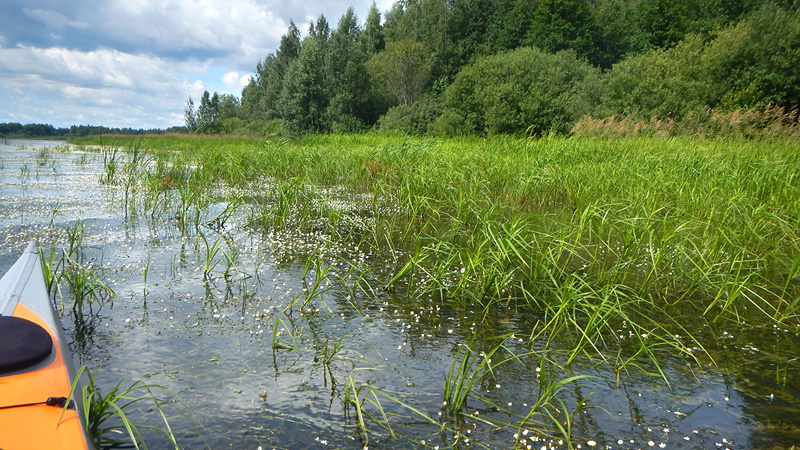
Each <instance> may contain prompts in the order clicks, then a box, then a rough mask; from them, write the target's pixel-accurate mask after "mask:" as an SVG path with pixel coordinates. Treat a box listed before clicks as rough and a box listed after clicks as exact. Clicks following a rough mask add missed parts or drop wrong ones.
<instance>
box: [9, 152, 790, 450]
mask: <svg viewBox="0 0 800 450" xmlns="http://www.w3.org/2000/svg"><path fill="white" fill-rule="evenodd" d="M50 147H52V148H55V150H52V149H51V150H44V151H43V150H42V149H43V148H50ZM104 170H105V169H104V165H103V158H102V156H101V154H100V153H98V152H83V151H79V150H77V149H74V148H73V149H70V148H66V147H64V146H63V143H56V142H42V141H12V140H9V141H6V142H2V143H0V237H1V238H2V246H1V247H0V272H2V271H4V270H5V268H7V267H9V266H10V265H11V263H12V262H13V261H14V260H15V259H16V258H17V257H18V255H19V253H20V252H21V251H22V249H23V248H24V246H25V244H26V243H27V242H28V241H30V240H37V241H39V243H40V245H42V247H45V248H49V247H50V245H51V244H53V243H55V246H56V248H59V247H63V246H65V245H67V243H66V242H65V240H64V232H63V231H64V230H67V229H74V227H76V224H79V225H80V226H82V227H83V241H82V244H83V246H82V248H83V251H84V255H85V257H86V258H87V260H89V261H91V262H92V264H93V266H94V267H96V268H97V270H98V273H100V274H101V276H102V278H103V280H105V281H106V282H107V283H108V284H109V285H110V286H111V287H112V288H113V289H114V290H115V291H116V294H117V295H116V297H115V298H114V299H113V302H111V303H108V304H105V305H103V306H102V308H99V309H97V308H95V309H96V311H95V312H96V315H94V316H92V317H89V318H88V319H86V320H84V321H83V322H82V323H76V321H75V320H74V319H73V316H72V315H71V314H69V312H67V313H65V314H64V317H63V322H64V326H65V328H67V330H66V331H67V334H68V336H70V337H71V338H72V339H73V342H72V348H73V350H74V351H75V352H76V356H75V359H76V363H77V364H79V365H80V364H82V365H86V366H88V367H89V368H90V369H92V370H95V369H97V368H100V367H101V370H100V375H99V376H98V380H99V383H100V386H101V389H102V388H104V387H105V388H107V389H110V388H112V387H113V386H114V385H115V384H116V383H117V382H118V381H119V380H120V379H122V378H124V380H126V381H124V382H123V384H125V383H128V384H129V383H132V382H133V381H136V380H143V381H144V382H146V383H150V384H156V385H161V386H165V387H167V388H169V389H170V390H171V391H173V392H175V393H176V394H177V395H178V396H179V397H180V399H181V400H182V402H183V403H184V404H185V405H186V406H187V407H188V408H189V409H190V410H191V412H192V417H191V420H188V421H187V420H183V418H182V417H181V416H180V414H177V413H175V414H173V415H172V416H171V417H172V420H171V422H170V425H171V426H172V428H173V430H174V431H175V434H176V437H177V438H178V441H179V442H180V443H181V444H182V446H183V447H184V448H202V447H203V446H204V445H207V446H208V447H210V448H215V449H216V448H233V449H253V450H255V449H258V448H263V449H268V448H286V449H306V448H320V449H322V448H363V447H365V446H367V445H368V446H369V448H450V447H456V448H471V447H488V448H496V449H505V448H511V447H513V446H514V445H515V442H517V444H516V445H518V446H519V447H520V448H537V449H539V448H542V447H543V446H545V447H551V448H567V446H568V445H567V443H566V442H563V440H561V441H559V439H558V438H552V439H551V438H545V437H544V436H542V435H541V433H539V432H538V431H537V430H525V429H522V430H515V429H514V428H513V427H495V426H490V425H487V424H485V423H483V422H482V418H483V417H487V418H491V420H492V421H501V422H502V421H507V422H513V420H514V419H513V418H512V417H511V415H510V413H509V412H511V413H516V414H521V415H522V416H524V415H525V414H526V412H527V409H529V408H530V405H532V404H533V403H535V401H536V397H537V392H538V390H537V386H538V374H537V372H536V371H535V370H532V369H531V368H532V367H536V361H535V359H534V358H531V360H525V358H524V357H523V358H522V360H521V361H519V362H512V363H510V364H507V365H504V366H503V367H502V369H498V370H497V371H496V372H494V377H491V376H489V377H486V378H485V379H484V380H482V382H481V383H480V386H477V387H476V389H478V390H480V391H481V393H482V394H483V395H485V396H486V397H487V398H488V399H491V400H492V401H493V402H494V403H495V404H500V405H505V406H504V409H505V411H497V410H496V409H494V408H488V407H486V405H485V404H483V403H481V402H479V401H476V400H473V401H470V402H468V407H467V409H466V411H467V412H470V413H471V415H468V416H462V417H460V418H458V419H453V420H452V421H448V420H447V419H441V416H440V415H439V411H440V407H441V403H442V400H443V397H442V387H443V383H444V379H445V377H446V376H447V373H448V370H449V369H450V367H451V364H452V361H453V359H454V358H455V357H456V356H457V355H458V352H459V348H460V347H459V345H460V344H465V343H467V342H469V341H470V339H471V338H472V337H473V336H474V335H475V333H477V332H480V333H483V334H491V335H501V334H509V335H511V334H514V335H515V337H512V338H509V339H508V340H507V342H506V345H507V347H508V348H509V349H510V350H513V351H515V353H518V354H523V353H524V352H525V348H526V345H527V340H526V339H522V338H525V337H527V336H529V335H530V329H531V326H532V325H531V321H532V318H530V317H526V316H524V315H518V314H510V313H503V312H497V313H495V312H492V313H491V315H490V317H488V318H487V317H484V311H451V310H448V309H447V308H446V306H442V305H436V304H433V303H425V302H415V301H413V302H412V301H409V300H408V299H406V298H402V297H399V296H397V297H395V296H394V295H392V294H391V293H389V292H382V293H381V294H380V295H377V296H375V297H369V296H364V295H359V293H358V292H357V291H355V290H351V289H349V288H348V287H347V286H346V285H345V283H336V282H333V281H332V280H334V279H336V276H339V277H341V276H343V274H344V273H345V272H346V271H347V270H348V268H349V267H350V266H351V264H350V263H348V262H346V261H344V260H338V261H337V260H327V261H326V267H327V268H328V269H327V270H329V271H330V272H331V274H333V275H335V276H333V275H332V276H330V277H328V278H326V279H325V280H324V281H323V282H322V283H321V285H320V286H319V289H320V290H321V295H320V296H318V297H316V298H315V299H314V300H313V301H312V302H311V306H312V308H311V310H310V312H306V313H304V314H299V313H298V312H297V311H296V310H294V309H293V310H292V311H291V312H290V313H284V309H285V308H286V307H287V305H288V304H289V303H290V301H291V300H292V299H293V298H298V296H300V297H299V298H301V299H302V298H304V297H302V294H303V292H304V289H310V286H309V283H311V282H312V280H311V279H306V280H305V281H304V280H303V278H304V277H303V274H304V270H308V273H313V272H314V269H313V267H314V265H313V261H314V258H316V256H315V255H310V254H309V252H310V250H309V249H313V248H315V247H316V246H317V245H318V242H319V241H320V240H322V239H324V237H323V236H322V235H321V234H317V233H315V232H313V231H310V232H301V231H299V230H291V229H284V230H262V229H259V230H255V229H252V228H251V227H247V226H245V224H246V222H247V220H246V219H247V218H246V217H245V216H244V215H238V216H237V215H233V216H232V217H231V218H230V219H229V220H228V221H227V222H226V223H225V226H224V227H223V228H219V227H215V226H211V225H209V226H205V227H202V228H200V229H190V230H186V229H181V227H179V226H177V225H176V224H175V223H174V222H171V221H168V220H167V221H165V220H164V218H163V217H158V218H154V217H148V216H147V215H134V214H132V213H131V211H129V210H127V209H126V208H125V207H124V192H123V189H122V187H121V186H120V185H107V184H102V183H101V182H100V179H101V177H102V175H103V173H104ZM354 198H356V199H357V197H354ZM347 201H349V202H352V201H353V199H352V198H349V199H348V200H347ZM356 201H357V200H356ZM225 206H226V204H225V203H224V202H222V201H220V202H218V203H215V202H213V201H212V202H211V203H210V206H209V209H208V211H202V212H201V214H203V215H205V216H207V218H213V217H215V215H216V214H219V211H221V210H224V209H225ZM201 235H202V237H205V241H204V240H203V239H202V238H201ZM212 242H213V243H219V246H220V249H221V250H220V251H219V252H218V253H215V254H214V257H213V258H211V260H212V264H214V265H213V268H212V269H211V270H210V272H209V274H210V275H209V276H204V272H205V269H206V268H207V267H206V265H207V264H208V260H209V258H208V253H209V251H210V249H209V247H208V246H209V245H210V244H211V243H212ZM336 245H337V246H338V248H337V249H336V252H337V253H338V254H340V255H342V254H343V255H347V256H348V258H347V259H348V260H349V261H351V262H352V261H356V262H358V264H359V265H361V266H365V267H372V268H373V269H374V271H375V272H379V271H380V268H381V265H382V264H383V263H382V261H380V259H379V258H377V257H375V256H374V255H369V254H363V253H362V251H361V250H360V249H359V248H357V247H356V246H355V245H353V246H352V247H348V243H342V242H337V243H336ZM214 261H216V263H214ZM308 267H311V269H307V268H308ZM226 273H227V276H226ZM309 278H313V275H312V276H310V277H309ZM306 292H307V291H306ZM62 294H63V295H64V300H63V301H64V304H65V305H67V310H68V308H69V302H70V300H69V296H68V293H67V292H65V290H62ZM58 301H60V300H58ZM97 306H99V305H97ZM698 326H702V327H704V329H703V330H701V331H699V332H698V333H699V334H700V335H701V336H703V337H704V339H705V342H704V344H703V345H704V346H705V347H706V349H707V350H708V351H709V354H710V355H711V356H712V357H713V358H714V360H715V362H716V364H714V365H712V364H706V365H699V364H697V363H690V362H689V361H688V360H686V359H685V358H683V357H680V356H674V357H666V358H665V359H664V361H663V363H662V364H663V369H664V371H665V374H666V377H667V379H668V380H669V385H667V383H665V382H664V380H663V379H662V378H661V377H658V376H648V375H645V374H643V373H642V372H641V371H636V372H633V371H632V372H630V373H628V374H625V373H622V374H621V375H620V377H619V379H618V380H617V379H616V378H615V377H614V374H613V373H611V374H609V371H608V370H607V368H603V367H602V366H598V365H597V364H596V363H597V362H598V361H593V360H586V361H581V360H578V362H576V363H573V365H572V366H571V372H566V371H561V372H557V373H555V374H554V376H555V377H556V378H557V379H560V378H565V377H567V376H572V375H576V374H583V375H591V376H593V378H587V379H582V380H580V381H578V382H576V383H572V384H569V385H568V386H567V388H566V389H565V390H564V391H563V392H562V393H561V395H560V397H561V398H563V400H564V401H565V404H566V405H567V406H568V407H569V408H574V407H575V406H576V405H577V404H578V403H579V402H580V403H585V405H586V407H587V408H586V409H584V410H583V411H581V412H579V413H578V414H576V415H575V416H574V417H573V432H572V435H573V443H572V444H573V446H575V447H577V446H578V445H580V446H581V447H582V448H587V447H596V448H730V449H736V448H789V447H791V446H792V445H793V444H795V443H797V442H800V407H799V406H800V405H798V397H800V384H798V380H800V374H798V370H799V369H800V367H799V366H800V365H798V364H796V362H795V360H794V358H795V357H796V356H795V355H796V351H795V350H796V349H798V348H800V336H799V335H798V330H796V329H791V330H787V329H782V328H779V327H774V329H772V330H769V331H763V329H762V330H761V331H757V332H756V331H754V330H752V329H750V328H748V327H747V326H745V325H742V324H718V325H715V326H711V325H709V324H702V325H700V324H698ZM516 336H519V337H516ZM340 339H341V341H340ZM276 343H277V345H274V344H276ZM337 344H339V346H338V348H337V352H336V354H335V355H334V356H333V357H332V358H330V359H326V355H328V354H330V352H332V351H333V349H334V347H335V346H336V345H337ZM486 351H488V349H486ZM348 378H349V379H351V380H354V381H356V382H358V383H357V384H363V383H368V384H369V385H371V386H374V387H377V388H379V389H381V390H382V391H383V392H385V393H388V394H390V395H391V396H393V397H394V398H397V399H402V401H403V402H404V403H406V404H408V405H412V406H413V407H414V408H416V409H417V410H419V411H420V412H422V413H424V414H425V415H427V416H429V417H432V418H433V419H434V420H436V421H441V420H444V423H445V424H447V427H446V428H445V430H444V431H440V429H439V428H438V427H436V426H432V425H429V424H426V423H425V421H424V420H421V418H420V417H419V416H416V415H415V414H414V413H411V412H409V410H408V409H406V408H403V407H401V406H399V405H398V404H397V403H393V402H391V401H389V400H388V399H386V398H385V397H384V398H382V399H381V407H382V408H383V409H384V410H385V412H386V413H387V414H389V415H391V414H397V415H396V416H390V417H391V418H390V420H389V422H390V423H391V426H392V430H393V431H394V433H395V434H396V437H394V438H392V437H391V436H390V432H389V431H388V430H386V429H385V428H382V427H381V426H380V425H379V424H378V423H377V422H368V423H367V425H368V428H369V429H370V431H372V433H370V434H369V437H368V441H367V439H366V438H365V436H364V435H363V434H361V433H359V431H358V427H357V426H356V422H355V418H354V413H353V411H352V408H349V409H348V408H346V407H345V400H344V399H345V396H346V395H347V394H346V391H347V389H346V386H348V384H347V380H348ZM362 395H363V394H362ZM177 410H178V409H176V411H177ZM371 411H372V412H373V413H374V414H376V415H379V414H380V413H379V410H378V409H376V408H374V407H373V408H372V410H371ZM130 415H131V417H134V418H135V419H136V420H138V421H140V422H144V423H147V424H152V425H159V420H160V418H159V416H158V413H157V412H156V411H154V410H153V409H152V408H147V407H146V406H143V407H142V408H141V410H136V411H132V412H131V413H130ZM515 433H517V434H519V435H520V436H518V438H515V436H514V434H515ZM145 437H146V438H147V441H148V446H149V447H150V448H166V447H165V446H166V445H168V444H167V442H166V441H165V440H164V438H163V437H162V436H161V435H159V434H158V433H157V432H154V431H146V432H145ZM528 446H530V447H528Z"/></svg>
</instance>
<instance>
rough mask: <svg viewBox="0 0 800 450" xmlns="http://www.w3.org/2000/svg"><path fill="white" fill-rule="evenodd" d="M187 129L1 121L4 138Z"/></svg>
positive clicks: (153, 132)
mask: <svg viewBox="0 0 800 450" xmlns="http://www.w3.org/2000/svg"><path fill="white" fill-rule="evenodd" d="M181 131H185V128H183V127H173V128H170V129H167V130H162V129H141V128H140V129H133V128H109V127H103V126H94V125H72V126H70V127H54V126H53V125H50V124H44V123H29V124H25V125H22V124H20V123H17V122H7V123H0V137H3V138H17V139H19V138H53V139H57V138H59V139H60V138H63V139H69V138H72V137H82V136H92V135H98V134H124V135H138V134H159V133H165V132H181Z"/></svg>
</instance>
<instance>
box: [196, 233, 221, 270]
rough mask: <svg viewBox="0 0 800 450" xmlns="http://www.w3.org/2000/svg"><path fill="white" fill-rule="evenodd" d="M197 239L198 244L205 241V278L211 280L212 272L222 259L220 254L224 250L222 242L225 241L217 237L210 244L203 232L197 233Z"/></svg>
mask: <svg viewBox="0 0 800 450" xmlns="http://www.w3.org/2000/svg"><path fill="white" fill-rule="evenodd" d="M197 241H198V244H199V242H200V241H202V242H203V246H204V252H203V257H204V258H203V279H204V280H209V279H211V272H213V271H214V269H215V268H216V267H217V265H219V263H220V259H219V257H218V256H219V254H220V253H221V252H222V253H224V252H223V250H222V247H221V246H222V244H223V243H224V241H223V239H222V238H218V239H216V240H215V241H214V242H213V243H211V244H210V245H209V243H208V238H207V237H206V235H205V234H203V233H198V234H197Z"/></svg>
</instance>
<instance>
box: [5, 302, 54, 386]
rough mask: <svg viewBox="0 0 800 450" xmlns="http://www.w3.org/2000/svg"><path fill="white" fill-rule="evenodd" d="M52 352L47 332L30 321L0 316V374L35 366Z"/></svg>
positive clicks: (51, 341)
mask: <svg viewBox="0 0 800 450" xmlns="http://www.w3.org/2000/svg"><path fill="white" fill-rule="evenodd" d="M52 351H53V340H52V339H51V338H50V333H48V332H47V330H45V329H44V328H42V327H40V326H39V325H37V324H35V323H33V322H31V321H30V320H26V319H21V318H19V317H11V316H0V374H6V373H9V372H16V371H18V370H22V369H25V368H27V367H30V366H33V365H35V364H37V363H38V362H40V361H42V360H44V359H45V358H47V357H48V356H50V353H52Z"/></svg>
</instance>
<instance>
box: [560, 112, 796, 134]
mask: <svg viewBox="0 0 800 450" xmlns="http://www.w3.org/2000/svg"><path fill="white" fill-rule="evenodd" d="M571 133H572V134H573V135H575V136H604V137H620V136H635V137H638V136H688V135H702V136H707V137H725V138H733V139H743V138H744V139H786V140H797V139H800V110H798V109H792V110H788V109H786V108H783V107H780V106H775V105H768V106H767V107H765V108H751V109H747V110H743V109H734V110H730V111H724V110H720V109H710V110H708V111H705V112H697V113H695V114H689V115H688V116H687V117H684V118H683V119H681V120H679V121H676V120H674V119H672V118H667V119H660V118H658V117H655V116H653V117H650V118H649V119H639V120H635V119H634V118H633V117H630V116H626V115H620V116H608V117H603V118H596V117H592V116H584V117H582V118H581V119H579V120H578V121H577V122H576V123H575V125H574V126H573V127H572V130H571Z"/></svg>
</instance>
